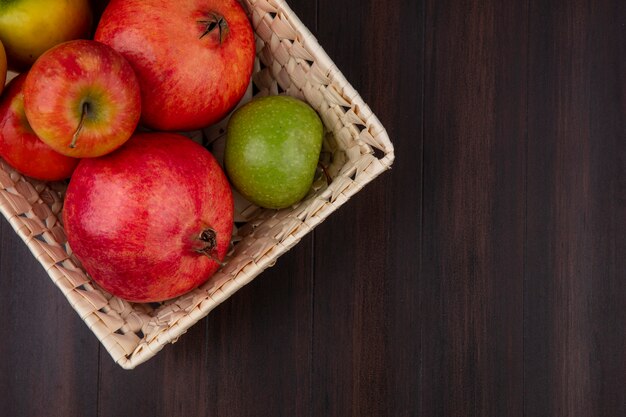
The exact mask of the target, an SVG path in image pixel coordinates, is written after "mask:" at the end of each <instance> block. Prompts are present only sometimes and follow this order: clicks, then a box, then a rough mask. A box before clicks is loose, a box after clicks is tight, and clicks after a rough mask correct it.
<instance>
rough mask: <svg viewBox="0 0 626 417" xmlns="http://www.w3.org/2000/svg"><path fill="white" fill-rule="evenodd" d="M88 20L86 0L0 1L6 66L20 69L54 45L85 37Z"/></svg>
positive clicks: (1, 30)
mask: <svg viewBox="0 0 626 417" xmlns="http://www.w3.org/2000/svg"><path fill="white" fill-rule="evenodd" d="M92 21H93V15H92V10H91V5H90V3H89V0H4V1H0V41H2V43H3V44H4V48H5V49H6V54H7V58H8V66H9V68H10V69H13V70H16V71H24V70H26V69H28V68H29V67H30V66H31V65H32V64H33V62H35V60H36V59H37V58H38V57H39V56H40V55H41V54H43V53H44V52H45V51H47V50H48V49H50V48H51V47H53V46H54V45H57V44H59V43H62V42H65V41H69V40H72V39H79V38H88V37H89V36H90V34H91V25H92Z"/></svg>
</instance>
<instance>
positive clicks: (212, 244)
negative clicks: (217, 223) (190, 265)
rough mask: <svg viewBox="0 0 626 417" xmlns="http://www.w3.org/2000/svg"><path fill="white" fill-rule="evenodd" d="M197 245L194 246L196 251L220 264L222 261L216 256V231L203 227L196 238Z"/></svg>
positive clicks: (221, 264)
mask: <svg viewBox="0 0 626 417" xmlns="http://www.w3.org/2000/svg"><path fill="white" fill-rule="evenodd" d="M196 240H197V242H198V243H199V245H198V246H197V247H196V248H195V251H196V253H199V254H201V255H204V256H206V257H207V258H209V259H211V260H212V261H214V262H217V263H218V264H219V265H220V266H223V265H224V263H223V262H222V261H220V260H219V258H218V257H217V232H216V231H215V230H213V229H212V228H210V227H208V228H206V229H204V230H203V231H202V232H200V234H199V235H198V237H197V238H196Z"/></svg>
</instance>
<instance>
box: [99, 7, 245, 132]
mask: <svg viewBox="0 0 626 417" xmlns="http://www.w3.org/2000/svg"><path fill="white" fill-rule="evenodd" d="M95 39H96V40H98V41H101V42H104V43H106V44H108V45H111V46H112V47H113V48H115V49H116V50H118V51H119V52H121V53H122V55H124V56H125V57H126V58H127V59H128V60H129V61H130V63H131V65H132V66H133V68H134V69H135V72H136V73H137V77H138V78H139V83H140V85H141V92H142V105H143V110H142V124H144V125H146V126H148V127H151V128H153V129H157V130H177V131H189V130H196V129H200V128H203V127H206V126H208V125H210V124H212V123H214V122H217V121H218V120H220V119H222V118H223V117H224V116H225V115H227V114H228V113H229V112H230V111H231V110H232V109H233V108H234V106H235V105H236V104H237V103H238V102H239V101H240V100H241V98H242V97H243V95H244V93H245V92H246V89H247V87H248V85H249V82H250V77H251V75H252V68H253V64H254V56H255V40H254V32H253V30H252V26H251V24H250V21H249V19H248V17H247V15H246V13H245V11H244V9H243V8H242V6H241V5H240V4H239V2H238V1H237V0H186V1H182V2H177V1H162V0H112V1H111V2H110V3H109V4H108V6H107V7H106V9H105V10H104V12H103V14H102V17H101V19H100V22H99V24H98V27H97V29H96V33H95Z"/></svg>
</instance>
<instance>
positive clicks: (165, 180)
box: [63, 133, 233, 302]
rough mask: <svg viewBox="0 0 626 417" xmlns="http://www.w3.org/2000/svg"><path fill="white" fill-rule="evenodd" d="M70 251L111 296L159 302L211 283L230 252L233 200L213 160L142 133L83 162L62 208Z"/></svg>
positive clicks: (185, 142)
mask: <svg viewBox="0 0 626 417" xmlns="http://www.w3.org/2000/svg"><path fill="white" fill-rule="evenodd" d="M63 220H64V225H65V231H66V234H67V239H68V242H69V244H70V247H71V248H72V250H73V251H74V254H75V255H76V256H77V257H78V258H79V259H80V260H81V262H82V263H83V266H84V268H85V270H86V271H87V272H88V273H89V274H90V275H91V277H92V278H93V279H94V281H95V282H97V283H98V284H99V285H100V286H101V287H102V288H104V289H105V290H106V291H109V292H110V293H111V294H113V295H116V296H118V297H120V298H124V299H126V300H128V301H134V302H153V301H162V300H166V299H169V298H172V297H176V296H178V295H181V294H183V293H185V292H187V291H190V290H191V289H193V288H195V287H197V286H198V285H200V284H202V283H204V282H205V281H207V280H208V279H209V277H210V276H211V275H213V273H215V271H216V270H217V269H218V268H219V266H220V263H219V262H220V261H221V260H222V259H223V258H224V255H225V254H226V252H227V250H228V247H229V243H230V238H231V234H232V228H233V197H232V193H231V189H230V186H229V183H228V181H227V179H226V176H225V174H224V172H223V171H222V169H221V168H220V166H219V165H218V163H217V161H216V160H215V158H214V157H213V156H212V155H211V153H209V151H207V150H206V149H205V148H203V147H202V146H201V145H199V144H197V143H195V142H194V141H193V140H191V139H188V138H186V137H185V136H182V135H179V134H174V133H137V134H135V135H134V136H133V137H132V138H131V139H130V140H129V141H128V142H127V143H126V144H125V145H123V146H122V147H121V148H120V149H118V150H117V151H115V152H113V153H111V154H108V155H105V156H103V157H100V158H92V159H83V160H81V162H80V163H79V165H78V167H77V168H76V171H75V172H74V174H73V175H72V178H71V180H70V184H69V186H68V189H67V194H66V197H65V206H64V209H63Z"/></svg>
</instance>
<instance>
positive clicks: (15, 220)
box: [0, 0, 394, 369]
mask: <svg viewBox="0 0 626 417" xmlns="http://www.w3.org/2000/svg"><path fill="white" fill-rule="evenodd" d="M242 3H243V4H244V5H245V6H246V7H247V9H248V11H249V13H250V18H251V20H252V22H253V27H254V29H255V33H256V38H257V62H256V64H255V71H254V75H253V84H254V91H255V93H256V94H257V95H269V94H288V95H292V96H296V97H299V98H301V99H303V100H305V101H307V102H308V103H309V104H310V105H311V106H312V107H314V108H315V109H316V110H317V112H318V113H319V114H320V116H321V117H322V120H323V122H324V124H325V128H326V130H327V132H328V134H327V135H326V139H325V142H324V150H323V153H324V157H325V163H326V164H327V165H328V168H327V174H328V175H329V176H330V178H331V179H332V180H331V181H330V183H329V184H328V183H327V182H326V181H318V182H317V183H316V184H315V187H314V189H313V190H312V191H311V193H310V194H309V196H307V197H306V198H305V200H303V201H302V202H301V203H299V204H298V205H296V206H294V207H292V208H289V209H284V210H280V211H276V210H266V209H260V208H258V207H255V206H253V205H250V204H246V203H245V202H242V201H240V202H239V204H238V208H239V212H238V217H239V219H240V220H242V222H243V225H242V226H241V227H240V228H238V231H237V234H236V236H235V246H234V249H233V251H232V252H231V253H230V254H229V255H228V257H227V260H226V265H225V266H224V267H223V268H222V269H221V270H220V271H218V273H217V274H216V275H215V276H214V277H213V278H212V279H211V280H209V282H207V283H206V284H205V285H203V286H201V287H200V288H197V289H196V290H193V291H191V292H190V293H188V294H185V295H183V296H181V297H178V298H176V299H173V300H170V301H168V302H166V303H162V304H159V305H154V304H132V303H128V302H126V301H123V300H121V299H119V298H117V297H112V296H111V295H110V294H108V293H106V292H104V291H102V290H101V289H100V288H99V287H97V286H96V285H95V284H94V283H92V281H91V280H90V278H89V277H88V276H87V275H86V273H85V272H84V271H83V269H81V266H80V263H79V262H78V261H77V260H76V259H75V258H74V257H73V256H71V250H70V248H69V247H68V246H67V244H66V239H65V233H64V231H63V226H62V224H61V221H60V220H61V210H62V206H63V193H64V190H65V186H66V184H65V183H43V182H41V181H36V180H33V179H30V178H27V177H23V176H22V175H20V174H19V173H18V172H16V171H15V170H13V169H12V168H11V167H9V166H8V165H7V164H6V163H5V162H4V161H2V160H1V159H0V212H2V214H3V215H4V216H5V217H6V218H7V220H8V221H9V223H10V224H11V226H12V227H13V228H14V229H15V231H16V232H17V233H18V235H19V236H20V237H21V238H22V239H23V240H24V242H25V243H26V244H27V245H28V247H29V248H30V250H31V252H32V253H33V255H34V256H35V258H37V260H38V261H39V262H40V263H41V264H42V265H43V267H44V268H45V270H46V271H47V273H48V274H49V276H50V278H51V279H52V281H53V282H54V283H55V284H56V285H57V287H58V288H59V289H60V290H61V291H62V293H63V294H64V295H65V297H66V298H67V300H68V301H69V302H70V304H71V305H72V307H73V308H74V309H75V310H76V312H77V313H78V314H79V316H80V317H81V319H83V320H84V321H85V323H86V324H87V326H89V328H90V329H91V330H92V331H93V332H94V334H95V335H96V336H97V337H98V339H99V340H100V341H101V343H102V344H103V345H104V347H105V348H106V349H107V351H108V352H109V353H110V355H111V357H112V358H113V360H114V361H116V362H117V363H118V364H119V365H120V366H122V367H123V368H126V369H132V368H134V367H135V366H137V365H138V364H140V363H142V362H145V361H146V360H148V359H150V358H151V357H153V356H154V355H155V354H156V353H157V352H158V351H160V350H161V349H162V348H163V347H164V346H165V345H166V344H168V343H173V342H175V341H176V340H177V339H178V337H179V336H180V335H182V334H183V333H185V332H186V331H187V329H189V327H191V326H192V325H193V324H194V323H196V322H197V321H198V320H200V319H202V318H203V317H205V316H206V315H207V314H208V313H209V312H210V311H211V310H212V309H213V308H215V307H216V306H217V305H218V304H220V303H221V302H222V301H224V300H225V299H227V298H228V297H229V296H231V295H232V294H233V293H235V292H236V291H237V290H238V289H239V288H241V287H242V286H243V285H245V284H247V283H249V282H250V281H251V280H252V279H253V278H255V277H256V276H257V275H259V274H260V273H261V272H262V271H263V270H264V269H265V268H268V267H269V266H271V265H273V264H274V263H275V262H276V260H277V259H278V257H279V256H281V255H282V254H283V253H284V252H286V251H287V250H289V249H290V248H291V247H292V246H294V245H295V244H296V243H298V241H299V240H300V239H301V238H302V237H303V236H304V235H306V234H307V233H308V232H310V231H311V230H312V229H313V228H314V227H315V226H316V225H318V224H319V223H320V222H322V221H323V220H324V219H325V218H326V217H327V216H328V215H330V214H331V213H332V212H333V211H334V210H336V209H337V208H338V207H339V206H341V205H342V204H343V203H345V202H346V201H347V200H348V199H349V198H350V197H351V196H352V195H354V194H355V193H356V192H358V191H359V190H360V189H361V188H362V187H363V186H364V185H365V184H367V183H368V182H370V181H371V180H372V179H374V178H375V177H376V176H378V175H379V174H381V173H382V172H384V171H385V170H387V169H388V168H389V167H390V166H391V164H392V162H393V158H394V154H393V146H392V144H391V142H390V141H389V138H388V136H387V134H386V132H385V129H384V128H383V126H382V125H381V124H380V122H379V120H378V119H377V118H376V116H375V115H374V114H373V113H372V112H371V110H370V109H369V107H368V106H367V105H366V104H365V103H364V102H363V100H362V99H361V97H360V96H359V94H358V93H357V92H356V91H355V90H354V89H353V88H352V87H351V86H350V84H349V83H348V82H347V81H346V79H345V78H344V77H343V75H342V74H341V72H340V71H339V70H338V69H337V68H336V67H335V65H334V64H333V62H332V61H331V60H330V59H329V57H328V56H327V55H326V53H325V52H324V50H323V49H322V48H321V46H320V45H319V44H318V42H317V40H316V39H315V38H314V37H313V35H312V34H311V33H310V31H309V30H308V29H307V28H306V27H305V26H304V25H303V24H302V22H301V21H300V20H299V19H298V18H297V16H296V15H295V14H294V13H293V11H292V10H291V9H290V8H289V7H288V6H287V4H286V3H285V2H284V1H283V0H243V1H242ZM251 90H252V88H251ZM213 132H219V129H217V128H216V127H214V128H210V129H207V134H209V135H212V134H213Z"/></svg>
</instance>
